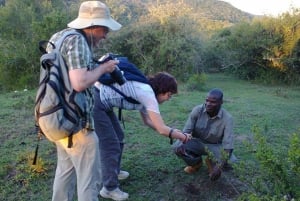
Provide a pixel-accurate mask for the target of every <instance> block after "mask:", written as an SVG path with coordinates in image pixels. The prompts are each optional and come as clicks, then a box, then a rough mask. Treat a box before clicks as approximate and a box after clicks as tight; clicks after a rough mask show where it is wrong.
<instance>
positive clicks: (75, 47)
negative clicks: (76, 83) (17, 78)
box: [47, 28, 95, 129]
mask: <svg viewBox="0 0 300 201" xmlns="http://www.w3.org/2000/svg"><path fill="white" fill-rule="evenodd" d="M71 30H72V29H70V28H68V29H64V30H62V31H60V32H57V33H55V34H54V35H53V36H52V37H51V38H50V42H52V43H55V41H57V40H58V39H59V38H60V37H62V36H63V34H64V33H65V32H67V31H71ZM47 51H48V52H49V51H51V46H48V47H47ZM60 52H61V54H62V56H63V58H64V60H65V62H66V66H67V68H68V70H73V69H80V68H87V69H88V70H92V69H93V68H94V67H95V63H94V62H93V59H92V52H91V50H90V47H89V45H88V43H87V41H86V38H85V37H84V36H83V35H78V34H76V35H70V36H67V37H66V39H65V40H64V42H63V43H62V46H61V49H60ZM80 93H84V95H85V97H86V99H87V105H86V111H87V125H88V127H89V128H91V129H93V128H94V121H93V118H92V110H93V106H94V99H93V95H92V88H91V87H90V88H87V89H86V90H84V91H82V92H80Z"/></svg>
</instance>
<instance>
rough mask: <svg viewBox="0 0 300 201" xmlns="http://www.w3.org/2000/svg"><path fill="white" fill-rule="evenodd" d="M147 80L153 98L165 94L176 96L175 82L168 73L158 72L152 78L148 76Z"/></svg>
mask: <svg viewBox="0 0 300 201" xmlns="http://www.w3.org/2000/svg"><path fill="white" fill-rule="evenodd" d="M148 80H149V83H150V86H151V87H152V89H153V91H154V93H155V96H157V95H158V94H164V93H167V92H171V93H172V94H177V81H176V79H175V78H174V77H173V76H172V75H170V74H169V73H166V72H159V73H157V74H155V75H154V76H148Z"/></svg>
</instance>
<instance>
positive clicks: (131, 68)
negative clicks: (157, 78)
mask: <svg viewBox="0 0 300 201" xmlns="http://www.w3.org/2000/svg"><path fill="white" fill-rule="evenodd" d="M107 57H109V58H111V59H118V60H119V64H118V67H119V69H120V70H121V71H122V72H123V76H124V77H125V78H126V80H132V81H138V82H142V83H145V84H149V81H148V79H147V77H146V76H145V75H144V74H143V73H142V72H141V71H140V69H139V68H138V67H137V66H136V65H135V64H133V63H131V62H130V61H129V60H128V58H127V57H123V56H120V55H116V54H112V53H110V54H109V55H108V56H107ZM98 81H99V82H101V83H102V84H104V85H107V86H109V87H110V88H112V89H113V90H115V91H116V92H117V93H119V94H120V95H121V96H123V97H124V99H125V100H126V101H128V102H130V103H133V104H140V102H139V101H137V100H136V99H134V98H132V97H130V96H127V95H126V94H124V93H123V92H122V91H120V90H119V89H118V88H116V87H114V86H113V85H112V84H114V83H116V80H114V79H113V78H112V76H111V75H110V74H109V73H105V74H103V75H102V76H101V77H100V78H99V79H98ZM119 120H120V121H122V122H123V126H124V121H123V119H122V109H121V108H119ZM124 127H125V126H124Z"/></svg>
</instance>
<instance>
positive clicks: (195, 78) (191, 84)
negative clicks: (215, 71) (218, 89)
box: [186, 73, 207, 91]
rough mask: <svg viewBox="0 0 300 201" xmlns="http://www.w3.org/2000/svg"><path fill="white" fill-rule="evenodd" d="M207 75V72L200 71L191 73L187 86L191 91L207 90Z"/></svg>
mask: <svg viewBox="0 0 300 201" xmlns="http://www.w3.org/2000/svg"><path fill="white" fill-rule="evenodd" d="M206 80H207V76H206V74H205V73H198V74H194V75H191V76H190V78H189V79H188V81H187V83H186V88H187V90H189V91H193V90H197V91H203V90H205V84H206Z"/></svg>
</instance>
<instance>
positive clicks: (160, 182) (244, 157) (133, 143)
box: [0, 74, 300, 201]
mask: <svg viewBox="0 0 300 201" xmlns="http://www.w3.org/2000/svg"><path fill="white" fill-rule="evenodd" d="M213 87H218V88H221V89H223V91H224V104H223V107H224V108H226V109H227V110H228V111H230V112H231V114H232V115H233V117H234V120H235V128H234V131H235V154H236V155H237V157H238V158H239V160H240V162H241V164H243V165H245V166H246V167H248V168H249V169H247V170H248V172H247V173H246V175H245V173H244V172H242V171H238V170H237V171H230V172H225V173H224V174H223V175H222V177H221V178H220V179H219V180H218V181H216V182H211V181H210V180H209V178H208V175H207V168H206V166H204V167H202V168H201V170H200V171H199V172H198V173H196V174H194V175H187V174H185V173H184V172H183V168H184V166H185V164H184V163H183V161H182V160H180V159H178V158H177V157H176V156H175V155H174V154H173V153H172V151H171V148H170V145H169V139H168V138H165V137H162V136H160V135H158V134H157V133H156V132H154V131H153V130H152V129H150V128H148V127H145V126H144V125H143V124H142V120H141V119H140V115H139V114H138V112H136V111H123V115H124V118H125V127H126V128H125V133H126V145H125V151H124V155H123V169H124V170H127V171H129V172H130V177H129V179H127V180H125V181H121V189H123V190H124V191H126V192H128V193H129V194H130V199H129V200H133V201H177V200H178V201H185V200H186V201H187V200H189V201H193V200H194V201H202V200H203V201H229V200H237V199H238V197H239V196H241V195H242V194H243V193H245V192H254V193H255V191H256V188H257V187H255V185H254V184H253V182H255V181H257V180H254V178H259V177H260V175H259V174H260V173H259V171H258V170H257V169H256V168H255V167H256V166H257V161H255V157H254V153H255V150H251V149H249V148H248V145H251V144H254V143H255V142H254V141H255V140H254V134H253V132H252V127H253V126H254V125H258V126H260V127H261V128H263V131H264V136H265V137H266V138H267V141H268V143H270V144H271V145H272V146H273V147H274V148H277V149H278V150H282V151H285V150H287V149H288V145H289V137H290V136H291V134H292V133H297V132H298V133H299V129H300V124H299V123H300V117H299V114H300V90H299V87H298V88H297V87H286V86H265V85H260V84H255V83H249V82H245V81H240V80H237V79H235V78H233V77H230V76H227V75H221V74H212V75H208V77H207V83H206V86H205V91H187V90H185V86H184V84H181V85H180V92H179V94H178V95H175V96H174V97H173V98H172V99H171V100H170V101H169V102H166V103H164V104H163V105H161V108H160V109H161V114H162V116H163V118H164V121H165V123H166V124H167V125H169V126H172V127H175V128H178V129H182V128H183V125H184V123H185V120H186V118H187V116H188V114H189V112H190V111H191V109H192V108H193V107H194V106H195V105H197V104H201V103H203V101H204V99H205V96H206V93H207V91H208V90H209V89H211V88H213ZM34 98H35V90H32V91H27V92H24V91H21V92H17V93H14V92H11V93H4V94H1V95H0V105H1V108H0V132H1V135H0V153H1V157H0V164H1V165H0V200H3V201H6V200H7V201H8V200H9V201H10V200H14V201H21V200H22V201H28V200H33V201H35V200H36V201H40V200H51V194H52V182H53V178H54V171H55V166H56V149H55V146H54V145H53V144H52V143H50V142H49V141H47V140H46V139H43V140H42V141H41V142H40V149H39V166H38V167H32V166H31V162H32V156H33V153H34V150H35V146H36V142H37V138H36V134H35V127H34V117H33V104H34ZM266 193H268V192H266ZM298 199H299V198H298ZM99 200H105V199H102V198H99Z"/></svg>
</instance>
